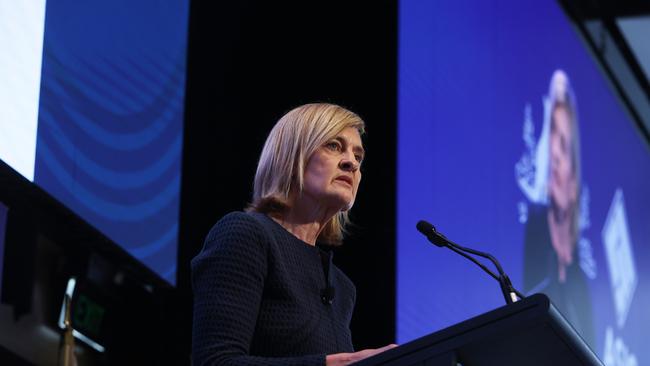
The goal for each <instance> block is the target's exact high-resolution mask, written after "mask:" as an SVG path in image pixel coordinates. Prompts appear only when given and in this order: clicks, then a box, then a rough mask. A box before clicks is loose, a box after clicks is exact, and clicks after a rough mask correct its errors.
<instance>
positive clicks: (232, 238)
mask: <svg viewBox="0 0 650 366" xmlns="http://www.w3.org/2000/svg"><path fill="white" fill-rule="evenodd" d="M363 132H364V123H363V121H362V120H361V118H359V116H357V115H356V114H354V113H352V112H350V111H348V110H346V109H344V108H342V107H340V106H337V105H332V104H308V105H304V106H301V107H298V108H296V109H294V110H292V111H290V112H289V113H287V114H286V115H285V116H284V117H282V118H281V119H280V120H279V121H278V123H277V124H276V125H275V127H274V128H273V130H272V131H271V133H270V134H269V136H268V138H267V140H266V143H265V144H264V148H263V150H262V154H261V157H260V161H259V165H258V167H257V172H256V175H255V184H254V193H253V202H252V203H251V205H250V207H249V208H248V210H247V211H248V212H246V213H240V212H235V213H231V214H229V215H227V216H225V217H224V218H222V219H221V220H220V221H219V222H218V223H217V224H216V225H215V226H214V227H213V228H212V230H211V231H210V233H209V234H208V236H207V238H206V241H205V245H204V248H203V250H202V251H201V253H199V255H197V257H196V258H194V260H193V261H192V284H193V290H194V328H193V334H192V336H193V342H192V354H193V361H194V364H195V365H204V364H210V365H327V366H334V365H347V364H349V363H352V362H356V361H359V360H361V359H363V358H366V357H369V356H372V355H374V354H376V353H379V352H381V351H383V350H385V349H388V348H392V347H394V345H389V346H386V347H384V348H381V349H376V350H375V349H369V350H363V351H360V352H354V351H353V347H352V341H351V336H350V328H349V324H350V319H351V316H352V309H353V307H354V301H355V288H354V285H353V284H352V282H351V281H350V280H349V279H348V278H347V277H346V276H345V274H343V272H341V270H339V269H338V268H337V267H336V266H335V265H334V264H332V255H331V253H330V252H327V251H325V250H323V249H321V248H319V247H317V246H316V243H319V244H328V245H338V244H340V243H341V240H342V237H343V232H344V226H345V224H346V222H347V210H349V209H350V208H351V207H352V205H353V203H354V198H355V196H356V193H357V188H358V187H359V182H360V180H361V171H360V170H359V168H360V166H361V163H362V161H363V157H364V150H363V146H362V143H361V134H363Z"/></svg>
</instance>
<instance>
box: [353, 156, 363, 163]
mask: <svg viewBox="0 0 650 366" xmlns="http://www.w3.org/2000/svg"><path fill="white" fill-rule="evenodd" d="M354 158H355V159H357V162H358V163H361V162H362V161H363V156H361V155H354Z"/></svg>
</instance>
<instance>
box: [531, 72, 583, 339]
mask: <svg viewBox="0 0 650 366" xmlns="http://www.w3.org/2000/svg"><path fill="white" fill-rule="evenodd" d="M546 100H547V106H548V107H547V109H546V111H545V112H546V113H547V116H545V121H547V123H549V127H548V128H547V129H545V130H544V131H548V136H544V135H543V134H542V136H540V139H539V141H538V145H539V149H544V150H546V149H547V150H548V154H543V156H540V157H539V158H538V160H537V164H538V165H539V169H537V167H536V171H537V173H538V174H541V175H542V177H541V178H540V179H547V180H548V182H547V187H548V199H547V200H545V201H542V200H535V199H531V197H529V202H528V204H529V206H528V210H527V217H526V219H525V220H524V221H525V223H526V225H525V236H524V238H525V239H524V274H523V277H524V280H523V285H524V288H523V289H524V291H526V292H528V293H537V292H543V293H545V294H547V295H548V296H549V297H551V298H552V299H553V301H554V302H555V304H556V306H558V308H560V311H562V312H563V314H565V316H567V317H568V318H569V321H570V322H571V323H572V324H573V325H574V327H575V328H577V330H578V331H579V332H580V334H581V335H582V336H583V338H584V339H585V340H587V341H588V342H592V341H593V337H594V335H593V329H592V328H593V325H592V319H591V317H592V314H591V313H592V310H591V305H590V304H591V301H590V298H591V295H590V294H589V290H588V286H587V279H586V275H585V273H584V272H583V270H582V267H581V266H580V263H579V262H578V261H577V260H576V259H577V258H576V257H577V255H576V248H577V243H578V241H579V239H580V218H581V216H580V215H581V212H580V205H579V203H580V200H579V199H580V187H581V182H580V150H579V149H580V142H579V141H580V138H579V136H580V131H579V129H578V118H577V102H576V97H575V95H574V93H573V90H572V87H571V83H570V79H569V77H568V75H567V74H566V73H565V72H564V71H562V70H556V71H555V72H554V73H553V75H552V77H551V81H550V88H549V93H548V96H547V97H546ZM540 159H548V161H544V162H542V161H540ZM546 167H547V168H548V170H549V171H548V173H546V172H542V171H541V169H544V168H546Z"/></svg>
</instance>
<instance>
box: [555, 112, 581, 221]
mask: <svg viewBox="0 0 650 366" xmlns="http://www.w3.org/2000/svg"><path fill="white" fill-rule="evenodd" d="M552 123H553V125H552V128H551V138H550V144H551V177H550V178H551V179H550V184H549V193H550V196H551V199H553V200H554V203H555V204H556V205H557V206H558V208H560V209H561V210H568V209H569V208H570V206H571V205H572V204H575V202H576V200H577V190H578V186H577V181H576V175H575V167H574V166H573V164H574V162H573V156H572V155H573V138H572V135H571V116H570V115H569V112H568V111H567V109H566V108H564V107H558V108H555V110H554V111H553V120H552Z"/></svg>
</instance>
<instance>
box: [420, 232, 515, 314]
mask: <svg viewBox="0 0 650 366" xmlns="http://www.w3.org/2000/svg"><path fill="white" fill-rule="evenodd" d="M416 228H417V229H418V231H419V232H421V233H422V234H424V236H426V237H427V239H429V241H430V242H431V243H433V244H435V245H436V246H439V247H447V248H449V249H451V250H452V251H454V252H456V253H458V254H460V255H462V256H463V257H465V258H467V259H469V260H470V261H472V262H474V263H475V264H476V265H478V266H479V267H481V269H482V270H484V271H485V272H486V273H487V274H489V275H490V276H491V277H492V278H494V279H495V280H497V281H498V282H499V286H500V287H501V293H502V294H503V297H504V298H505V300H506V304H512V303H514V302H517V301H519V299H523V298H524V295H522V294H521V293H520V292H519V291H517V290H516V289H515V288H514V287H513V286H512V282H510V278H509V277H508V276H507V275H506V274H505V272H504V271H503V268H502V267H501V264H499V261H497V259H496V258H494V257H493V256H492V255H490V254H488V253H484V252H480V251H478V250H474V249H470V248H466V247H463V246H460V245H458V244H456V243H454V242H453V241H451V240H449V239H447V238H446V237H445V236H444V235H442V234H441V233H439V232H438V231H437V230H436V228H435V226H433V225H432V224H430V223H428V222H426V221H424V220H420V221H419V222H418V223H417V225H416ZM467 253H471V254H474V255H478V256H480V257H483V258H487V259H488V260H489V261H490V262H492V263H493V264H494V266H495V267H496V268H497V271H498V272H499V275H498V276H497V275H496V274H494V272H492V271H490V270H489V269H488V268H487V267H485V265H483V264H482V263H481V262H479V261H477V260H476V258H474V257H472V256H470V255H467Z"/></svg>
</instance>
